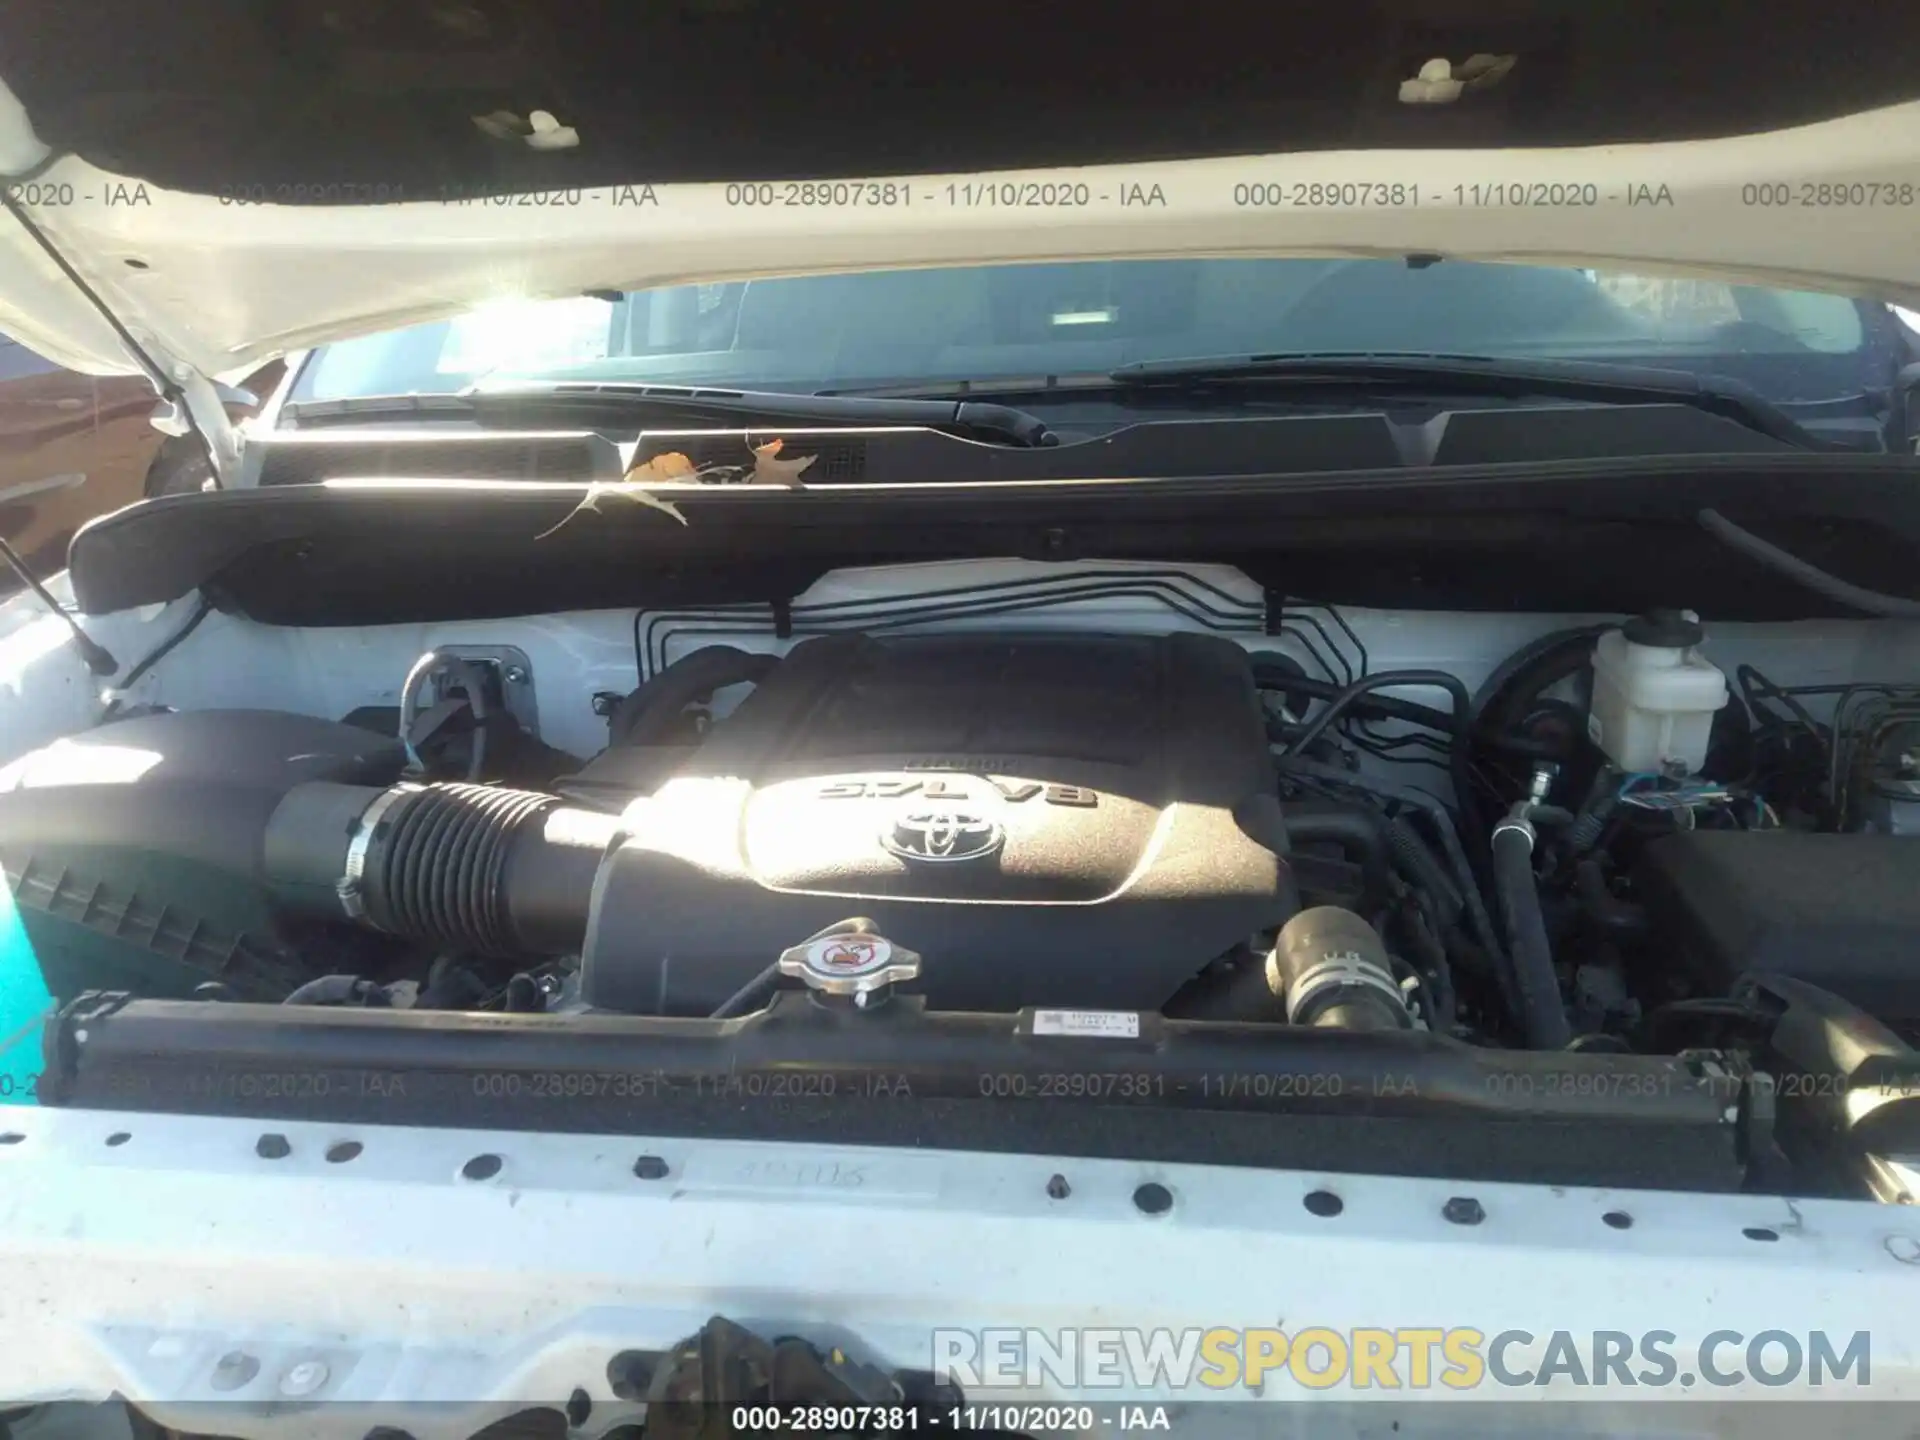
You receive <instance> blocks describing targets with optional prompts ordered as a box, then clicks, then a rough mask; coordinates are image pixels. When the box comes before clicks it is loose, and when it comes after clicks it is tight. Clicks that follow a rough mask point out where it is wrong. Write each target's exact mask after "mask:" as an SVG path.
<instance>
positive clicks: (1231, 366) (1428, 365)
mask: <svg viewBox="0 0 1920 1440" xmlns="http://www.w3.org/2000/svg"><path fill="white" fill-rule="evenodd" d="M1107 378H1108V379H1109V380H1111V381H1112V382H1113V383H1114V384H1116V385H1122V386H1128V387H1136V386H1137V387H1140V388H1148V387H1168V388H1177V387H1185V386H1204V385H1207V384H1211V383H1213V382H1216V381H1217V382H1222V383H1227V384H1241V383H1252V384H1262V385H1266V384H1272V385H1298V386H1301V387H1303V388H1310V387H1314V386H1320V385H1326V386H1335V385H1342V384H1346V385H1353V384H1361V385H1372V386H1380V387H1389V388H1394V389H1407V390H1433V391H1442V392H1453V393H1461V394H1472V395H1499V396H1508V397H1512V398H1515V399H1519V398H1523V397H1527V396H1540V395H1545V396H1553V397H1556V398H1559V399H1566V400H1593V401H1597V402H1599V403H1601V404H1605V405H1649V404H1673V405H1690V406H1692V407H1693V408H1694V409H1696V410H1704V411H1706V412H1708V413H1709V414H1713V415H1719V416H1721V417H1723V418H1724V419H1728V420H1732V421H1735V422H1736V423H1738V424H1741V425H1744V426H1746V427H1747V428H1748V429H1750V430H1755V431H1758V432H1759V433H1760V434H1762V435H1766V436H1768V437H1770V438H1771V439H1774V440H1778V441H1780V442H1781V443H1782V444H1786V445H1793V446H1796V447H1798V448H1800V449H1802V450H1841V449H1845V448H1846V447H1844V446H1840V445H1835V444H1833V443H1831V442H1829V441H1827V440H1825V439H1823V438H1821V437H1820V436H1818V435H1815V434H1814V433H1813V432H1812V431H1810V430H1808V429H1807V428H1806V427H1805V426H1804V425H1802V424H1801V423H1800V422H1799V421H1798V420H1796V419H1794V418H1793V416H1791V415H1789V414H1788V413H1787V412H1786V411H1785V410H1782V409H1781V408H1780V407H1779V406H1778V405H1775V404H1774V403H1773V402H1772V401H1771V400H1769V399H1767V397H1766V396H1765V395H1762V394H1761V393H1760V392H1759V391H1758V390H1755V389H1754V388H1753V387H1752V386H1751V385H1748V384H1746V383H1745V382H1744V381H1740V380H1735V379H1732V378H1730V377H1728V376H1724V375H1696V374H1693V373H1692V372H1691V371H1686V370H1664V369H1659V368H1657V367H1654V366H1646V365H1613V364H1608V363H1605V362H1603V361H1588V360H1500V359H1494V358H1492V357H1490V356H1485V355H1442V354H1427V353H1410V354H1409V353H1387V354H1352V353H1335V354H1302V355H1215V356H1208V357H1204V358H1199V359H1192V360H1143V361H1140V362H1138V363H1137V364H1133V365H1123V366H1121V367H1120V368H1119V369H1117V370H1114V371H1111V372H1110V373H1109V375H1108V377H1107Z"/></svg>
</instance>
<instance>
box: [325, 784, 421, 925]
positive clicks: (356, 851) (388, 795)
mask: <svg viewBox="0 0 1920 1440" xmlns="http://www.w3.org/2000/svg"><path fill="white" fill-rule="evenodd" d="M424 789H426V786H424V785H394V786H391V787H389V788H388V789H386V790H383V791H381V792H380V793H379V794H378V795H376V796H374V797H373V800H372V801H371V802H370V803H369V804H368V806H367V808H366V809H364V810H362V811H361V812H360V818H359V819H358V820H356V821H354V824H353V836H352V838H351V839H349V840H348V841H347V859H346V864H345V865H344V866H342V867H341V871H340V879H339V880H338V882H336V883H335V885H334V887H333V890H334V893H335V894H336V895H338V896H339V897H340V908H341V909H342V910H344V911H346V912H347V918H348V919H349V920H365V919H366V918H367V906H366V888H365V885H364V883H363V882H364V879H365V876H366V873H367V851H368V850H369V849H370V848H371V847H372V845H373V832H374V831H375V830H376V829H378V828H379V826H380V820H381V817H382V816H384V815H385V814H386V813H387V811H389V810H391V809H392V808H393V807H394V806H395V805H397V804H399V803H400V801H401V800H403V799H405V798H406V797H407V796H409V795H414V794H418V793H419V792H420V791H422V790H424Z"/></svg>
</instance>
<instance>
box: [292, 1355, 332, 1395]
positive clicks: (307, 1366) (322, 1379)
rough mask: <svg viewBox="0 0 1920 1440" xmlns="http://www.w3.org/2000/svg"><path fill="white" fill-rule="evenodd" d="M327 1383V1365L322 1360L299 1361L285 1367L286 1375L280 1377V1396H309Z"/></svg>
mask: <svg viewBox="0 0 1920 1440" xmlns="http://www.w3.org/2000/svg"><path fill="white" fill-rule="evenodd" d="M326 1383H327V1365H326V1362H325V1361H324V1360H301V1361H298V1362H296V1363H295V1364H292V1365H289V1366H288V1367H287V1373H286V1374H284V1375H282V1376H281V1377H280V1393H281V1394H282V1395H311V1394H313V1392H314V1391H316V1390H318V1389H319V1388H320V1387H321V1386H322V1385H324V1384H326Z"/></svg>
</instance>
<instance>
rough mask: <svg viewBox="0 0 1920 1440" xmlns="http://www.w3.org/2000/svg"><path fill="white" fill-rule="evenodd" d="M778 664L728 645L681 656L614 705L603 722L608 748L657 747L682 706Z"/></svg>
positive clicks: (758, 677)
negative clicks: (605, 728) (611, 712)
mask: <svg viewBox="0 0 1920 1440" xmlns="http://www.w3.org/2000/svg"><path fill="white" fill-rule="evenodd" d="M779 663H780V657H779V656H778V655H759V654H755V653H753V652H752V651H748V650H741V649H738V648H736V647H734V646H732V645H707V646H703V647H702V648H700V649H698V650H695V651H694V652H693V653H692V654H691V655H682V656H681V657H680V658H679V659H678V660H676V661H674V662H673V663H672V664H671V665H669V666H667V667H666V668H665V669H664V670H662V671H660V672H659V673H658V674H657V675H655V676H653V677H652V678H651V679H649V680H646V681H644V682H642V684H641V685H640V687H639V688H638V689H637V690H635V691H634V692H633V693H632V694H631V695H629V696H627V698H626V699H624V700H622V701H621V702H620V703H619V704H618V705H617V706H615V707H614V711H613V714H612V715H610V716H609V717H608V718H607V734H608V742H607V743H608V744H609V745H615V746H620V745H657V744H659V743H660V742H661V740H662V739H663V738H664V736H665V732H667V731H668V730H669V729H670V728H671V726H672V724H673V722H674V721H676V720H678V719H679V718H680V716H681V714H682V713H683V712H684V711H685V710H686V708H687V706H689V705H692V704H694V703H695V702H697V701H701V700H705V699H706V698H707V697H708V696H710V695H712V694H713V692H714V691H716V690H724V689H725V688H726V687H727V686H729V685H740V684H744V683H746V682H748V681H755V680H763V679H765V678H766V676H767V673H768V672H769V671H770V670H772V669H773V667H774V666H776V665H778V664H779Z"/></svg>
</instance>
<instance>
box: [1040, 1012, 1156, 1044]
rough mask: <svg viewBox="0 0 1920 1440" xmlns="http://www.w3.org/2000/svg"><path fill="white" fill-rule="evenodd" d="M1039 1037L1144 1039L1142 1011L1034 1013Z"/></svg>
mask: <svg viewBox="0 0 1920 1440" xmlns="http://www.w3.org/2000/svg"><path fill="white" fill-rule="evenodd" d="M1033 1033H1034V1034H1036V1035H1092V1036H1096V1037H1098V1036H1105V1037H1107V1038H1108V1039H1113V1040H1138V1039H1139V1038H1140V1012H1139V1011H1137V1010H1036V1011H1034V1012H1033Z"/></svg>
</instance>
